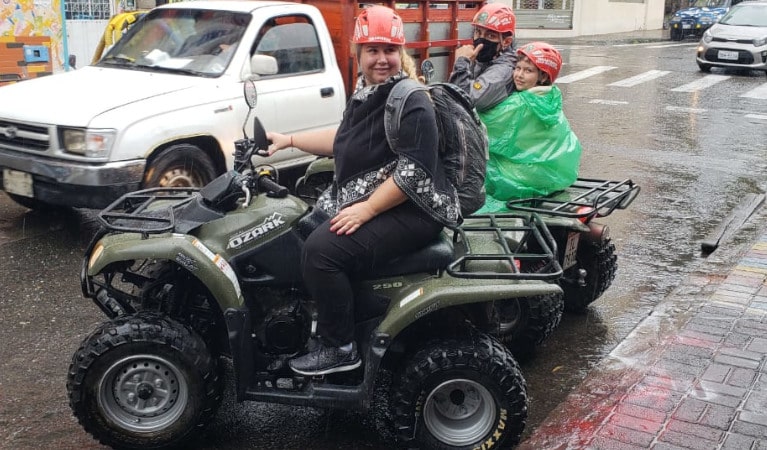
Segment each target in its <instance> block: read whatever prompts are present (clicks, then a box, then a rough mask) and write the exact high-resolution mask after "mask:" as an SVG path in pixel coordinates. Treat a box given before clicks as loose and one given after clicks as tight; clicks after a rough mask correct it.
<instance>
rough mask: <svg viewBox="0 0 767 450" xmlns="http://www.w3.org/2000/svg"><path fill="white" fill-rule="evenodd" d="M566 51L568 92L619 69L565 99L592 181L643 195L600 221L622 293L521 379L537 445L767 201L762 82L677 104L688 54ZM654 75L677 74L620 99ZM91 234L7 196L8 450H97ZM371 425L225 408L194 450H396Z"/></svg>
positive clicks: (752, 225) (720, 88) (74, 217)
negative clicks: (544, 429)
mask: <svg viewBox="0 0 767 450" xmlns="http://www.w3.org/2000/svg"><path fill="white" fill-rule="evenodd" d="M659 44H664V43H659ZM560 48H561V50H562V52H563V56H564V60H565V63H566V65H565V67H564V69H563V71H562V75H563V76H565V75H568V74H576V73H579V72H581V71H584V70H589V69H592V68H593V67H595V66H607V67H613V68H612V69H609V70H606V71H604V72H601V73H599V74H597V75H594V76H591V77H588V78H585V79H582V80H579V81H574V82H571V83H564V84H561V85H560V88H561V89H562V91H563V95H564V99H565V111H566V113H567V116H568V118H569V120H570V122H571V125H572V127H573V129H574V130H575V131H576V133H577V134H578V136H579V138H580V140H581V142H582V144H583V147H584V155H583V160H582V165H581V176H584V177H593V178H607V179H623V178H632V179H633V180H634V181H635V182H638V183H639V184H640V185H641V186H642V192H641V194H640V196H639V198H638V199H637V201H636V202H635V203H634V204H633V205H632V207H631V208H630V209H629V210H627V211H619V212H617V213H615V214H613V215H612V216H610V217H608V218H605V219H604V220H602V221H603V222H605V223H607V224H609V225H610V226H611V228H612V236H613V238H614V240H615V243H616V247H617V249H618V255H619V264H620V268H619V272H618V276H617V277H616V280H615V281H614V283H613V286H612V287H611V289H610V290H608V292H607V293H606V294H605V295H604V296H603V298H601V299H600V300H599V301H598V302H596V303H595V304H594V305H593V306H592V307H591V308H590V309H589V311H588V313H586V314H584V315H566V316H565V317H564V319H563V321H562V325H561V326H560V328H559V329H557V330H556V332H555V333H554V335H553V336H552V338H551V339H550V340H549V341H548V342H547V343H545V344H544V345H543V346H542V347H541V348H540V349H539V351H538V354H537V355H536V357H535V358H534V359H532V360H531V361H528V362H525V363H523V365H522V369H523V373H524V375H525V377H526V379H527V381H528V389H529V394H530V397H531V404H530V420H529V425H528V430H530V429H533V428H534V427H535V426H536V425H537V424H538V423H540V422H541V421H542V420H543V418H544V417H545V416H546V414H547V413H548V412H549V411H550V410H551V409H553V408H554V406H556V405H557V404H558V403H559V402H560V401H561V400H562V399H563V398H564V396H565V395H567V393H568V392H569V391H570V390H571V389H572V387H573V386H575V385H577V384H578V383H579V382H580V380H582V379H583V377H584V376H585V374H586V373H587V372H588V370H589V369H590V368H591V367H592V366H593V365H594V364H596V362H597V361H599V360H600V359H601V357H602V356H603V355H605V354H606V353H608V352H609V351H610V350H611V349H612V348H614V347H615V346H616V345H617V343H619V342H620V341H621V340H622V339H623V338H624V337H625V336H626V335H627V334H628V333H629V332H630V331H631V330H632V329H633V328H634V326H635V325H636V323H638V321H639V320H641V318H642V317H644V316H646V315H647V314H648V313H650V312H651V311H652V308H653V306H654V305H655V304H657V303H658V302H659V301H660V300H661V299H662V298H663V297H664V296H665V295H666V294H667V293H669V292H670V290H671V289H673V287H674V286H676V285H678V284H679V282H680V281H681V280H682V279H683V278H684V277H686V276H687V275H688V274H689V273H691V272H693V271H695V270H697V268H699V267H700V266H701V264H702V263H703V261H704V260H703V259H702V257H701V255H700V245H699V242H700V240H701V239H702V238H703V237H704V236H706V234H708V233H709V232H711V231H712V230H713V229H714V228H716V226H717V225H718V224H719V223H720V222H721V220H722V219H723V217H724V216H725V215H726V214H727V213H728V212H730V211H731V210H733V209H734V208H735V206H736V205H737V204H738V202H739V200H740V199H741V198H742V196H743V194H745V193H761V192H764V191H765V190H766V189H767V186H766V185H765V184H766V183H767V177H765V173H767V162H766V161H767V148H766V147H765V145H764V142H767V127H765V124H767V118H760V117H762V116H767V99H764V98H754V97H742V96H741V95H743V94H745V93H748V92H751V91H752V90H754V89H757V88H759V87H760V86H764V84H765V83H766V82H767V78H765V75H764V73H756V72H754V73H734V72H724V71H716V70H715V71H714V74H715V75H719V76H726V77H729V78H727V79H724V80H721V82H719V83H717V84H716V85H713V86H711V87H708V88H706V89H702V90H689V89H688V90H684V89H683V90H680V89H679V88H680V87H682V86H685V85H687V84H688V83H694V82H698V80H700V79H702V78H703V77H704V74H701V73H699V72H698V70H697V67H696V66H695V63H694V43H692V42H688V43H682V44H681V45H673V46H668V45H654V44H640V45H627V46H606V45H599V44H596V45H591V44H589V43H586V44H578V45H573V44H571V43H569V44H568V43H563V44H561V45H560ZM649 70H658V71H668V73H667V74H665V75H664V76H662V77H660V78H657V79H653V80H651V81H647V82H644V83H641V84H637V85H634V86H629V87H626V86H623V87H621V86H610V84H611V83H615V82H618V81H621V80H626V79H629V78H631V77H634V76H637V75H638V74H642V73H645V72H647V71H649ZM624 84H630V83H624ZM763 221H764V213H763V212H762V211H760V212H759V213H758V214H757V215H756V216H755V217H754V218H753V219H752V220H751V221H750V222H749V223H748V224H747V225H746V227H745V229H744V230H743V231H742V232H741V233H740V234H738V235H737V236H736V237H735V238H734V239H733V241H731V242H730V243H726V244H725V245H734V246H737V245H740V244H742V243H743V242H745V241H747V240H748V239H749V237H750V236H753V234H754V232H755V231H754V230H756V229H757V228H759V227H760V226H761V223H763ZM94 229H95V216H94V212H93V211H87V210H77V211H68V212H63V213H59V214H44V213H35V212H27V210H25V209H24V208H22V207H19V206H16V205H15V204H13V203H12V202H11V201H10V200H9V199H8V198H7V197H6V196H4V195H3V194H0V342H2V346H0V448H9V449H32V448H35V449H37V448H73V449H74V448H78V449H80V448H101V447H100V446H99V445H98V444H96V443H95V442H94V441H93V440H92V439H91V438H90V437H89V436H88V435H87V434H86V433H85V432H83V431H82V429H81V428H80V427H79V426H78V425H77V423H76V422H75V420H74V418H73V417H72V416H71V413H70V410H69V407H68V405H67V399H66V389H65V379H66V370H67V367H68V364H69V360H70V358H71V354H72V353H73V352H74V351H75V350H76V348H77V345H78V343H79V342H80V340H81V339H82V337H84V335H85V334H86V333H87V332H88V331H90V330H91V329H92V328H93V327H95V326H96V324H97V323H99V322H100V321H101V320H102V317H101V316H100V314H99V313H98V310H97V308H96V307H95V306H93V305H92V304H90V302H89V301H85V300H84V299H82V296H81V293H80V285H79V268H80V264H81V259H82V253H83V250H84V248H85V246H86V245H87V243H88V241H89V239H90V236H91V234H92V232H93V230H94ZM720 254H721V255H724V256H719V255H720ZM731 255H732V252H729V253H728V252H721V253H720V252H715V253H714V255H712V257H710V258H709V260H708V261H707V264H708V266H707V267H710V266H711V265H712V264H713V265H714V266H716V265H717V264H718V265H721V266H722V267H724V266H726V265H727V264H729V263H730V262H731V260H730V256H731ZM712 261H713V262H712ZM372 422H373V421H372V420H371V419H369V418H366V417H364V416H362V415H361V414H356V413H351V412H345V411H323V410H316V409H311V408H296V407H288V406H281V405H264V404H257V403H246V404H235V403H234V402H233V401H232V395H231V392H228V393H227V397H226V399H225V402H224V404H223V405H222V408H221V409H220V411H219V414H218V415H217V416H216V419H215V421H214V423H213V424H212V426H211V427H210V431H209V432H208V433H207V434H206V436H205V437H204V438H203V439H201V440H199V441H198V442H196V447H195V448H199V449H213V448H216V449H245V448H259V449H286V448H296V449H299V448H300V449H317V450H320V449H323V450H324V449H352V448H355V449H356V448H370V449H384V448H389V445H387V440H386V438H385V436H383V437H382V436H380V435H378V434H377V433H376V432H375V431H374V430H375V424H374V423H372Z"/></svg>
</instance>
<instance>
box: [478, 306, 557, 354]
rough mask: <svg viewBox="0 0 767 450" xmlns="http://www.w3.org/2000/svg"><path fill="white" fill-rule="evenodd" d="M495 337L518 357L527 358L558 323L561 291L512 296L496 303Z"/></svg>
mask: <svg viewBox="0 0 767 450" xmlns="http://www.w3.org/2000/svg"><path fill="white" fill-rule="evenodd" d="M495 309H496V313H497V318H498V324H497V326H496V327H494V331H497V333H495V332H494V333H493V334H494V335H495V334H497V336H498V338H499V339H500V340H501V342H503V343H504V344H505V345H506V347H508V348H509V350H511V353H513V354H514V356H515V357H516V358H517V359H520V360H522V359H527V358H529V357H530V356H532V355H533V353H535V347H536V346H538V345H540V344H541V343H543V341H545V340H546V339H547V338H548V337H549V336H551V333H553V332H554V330H555V329H556V328H557V326H558V325H559V322H560V321H561V320H562V312H563V311H564V309H565V302H564V299H563V297H562V294H548V295H539V296H536V297H528V298H513V299H508V300H502V301H500V302H496V303H495Z"/></svg>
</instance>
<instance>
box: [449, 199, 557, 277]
mask: <svg viewBox="0 0 767 450" xmlns="http://www.w3.org/2000/svg"><path fill="white" fill-rule="evenodd" d="M453 232H454V233H453V246H454V247H455V248H456V249H458V248H462V249H463V254H462V255H460V256H459V257H458V258H457V259H456V260H454V261H453V262H452V263H450V264H449V265H448V267H447V269H446V270H447V273H449V274H450V275H451V276H453V277H456V278H483V279H508V280H556V279H558V278H559V277H560V276H561V275H562V267H561V266H560V264H559V261H558V259H557V244H556V241H555V240H554V238H553V237H552V235H551V233H550V232H549V229H548V228H547V227H546V224H545V223H544V222H543V220H542V219H541V218H540V216H538V214H535V213H532V214H515V213H504V214H481V215H474V216H471V217H469V218H467V219H466V220H465V221H464V223H463V224H461V226H460V227H458V228H455V229H454V230H453Z"/></svg>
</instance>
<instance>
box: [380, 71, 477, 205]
mask: <svg viewBox="0 0 767 450" xmlns="http://www.w3.org/2000/svg"><path fill="white" fill-rule="evenodd" d="M415 91H427V92H428V93H429V95H430V96H431V101H432V103H433V104H434V111H435V112H436V115H437V127H438V128H439V151H440V155H441V158H442V162H443V164H444V166H445V173H446V175H447V178H448V180H449V181H450V182H451V183H452V184H453V186H455V188H456V189H457V190H458V199H459V201H460V205H461V215H462V216H464V217H466V216H469V215H471V214H472V213H474V212H475V211H476V210H478V209H479V208H481V207H482V205H483V204H484V203H485V170H486V168H487V159H488V148H487V131H486V130H485V125H484V124H483V123H482V122H481V121H480V120H479V116H478V115H477V112H476V111H475V110H474V106H472V104H471V100H470V99H469V97H468V95H466V93H465V92H463V91H462V90H461V88H459V87H458V86H456V85H454V84H450V83H433V84H430V85H428V86H427V85H424V84H421V83H419V82H417V81H415V80H412V79H409V78H406V79H404V80H402V81H400V82H399V83H397V84H395V85H394V87H393V88H392V90H391V93H389V97H388V99H387V100H386V110H385V113H384V124H385V127H386V140H387V141H388V142H389V147H391V148H392V149H395V148H397V142H398V139H399V123H400V120H401V119H402V106H403V105H404V104H405V101H406V100H407V98H408V97H409V96H410V94H412V93H413V92H415Z"/></svg>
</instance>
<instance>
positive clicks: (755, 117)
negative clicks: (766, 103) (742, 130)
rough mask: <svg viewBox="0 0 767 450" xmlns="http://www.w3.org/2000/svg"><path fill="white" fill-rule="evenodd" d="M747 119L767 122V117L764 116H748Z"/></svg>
mask: <svg viewBox="0 0 767 450" xmlns="http://www.w3.org/2000/svg"><path fill="white" fill-rule="evenodd" d="M745 117H746V119H756V120H759V121H765V122H767V116H765V115H764V114H746V116H745Z"/></svg>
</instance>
